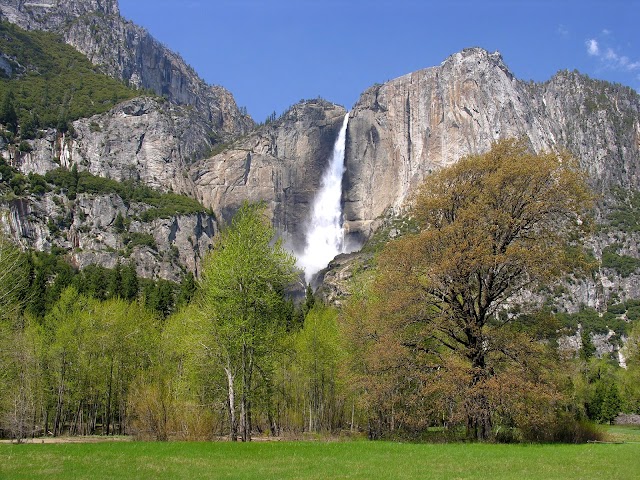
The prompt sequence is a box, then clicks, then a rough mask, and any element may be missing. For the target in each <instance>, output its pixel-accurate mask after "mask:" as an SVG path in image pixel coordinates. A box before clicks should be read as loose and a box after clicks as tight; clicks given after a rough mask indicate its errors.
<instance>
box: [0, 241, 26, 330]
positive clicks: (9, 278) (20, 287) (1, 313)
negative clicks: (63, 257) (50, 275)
mask: <svg viewBox="0 0 640 480" xmlns="http://www.w3.org/2000/svg"><path fill="white" fill-rule="evenodd" d="M28 278H29V271H28V265H27V261H26V258H25V256H24V255H22V253H21V252H20V249H19V248H18V247H17V246H15V245H14V244H13V243H12V242H11V241H10V240H8V239H7V238H5V236H4V235H3V234H0V322H2V321H3V320H7V319H12V317H15V316H16V315H17V314H18V313H19V312H20V311H21V310H22V307H23V303H24V298H23V297H24V294H25V289H26V288H27V283H28Z"/></svg>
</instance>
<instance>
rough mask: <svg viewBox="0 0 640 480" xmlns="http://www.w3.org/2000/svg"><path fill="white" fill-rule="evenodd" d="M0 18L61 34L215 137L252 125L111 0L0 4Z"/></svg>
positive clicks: (224, 94) (0, 0)
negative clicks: (191, 112)
mask: <svg viewBox="0 0 640 480" xmlns="http://www.w3.org/2000/svg"><path fill="white" fill-rule="evenodd" d="M0 13H1V14H2V16H3V17H5V18H6V19H8V20H9V21H10V22H12V23H15V24H17V25H18V26H20V27H22V28H25V29H28V30H46V31H52V32H55V33H58V34H60V35H62V36H63V37H64V39H65V41H66V42H67V43H68V44H70V45H72V46H74V47H75V48H76V49H77V50H78V51H80V52H81V53H83V54H85V55H86V56H87V57H88V58H89V60H91V61H92V62H93V63H94V64H95V65H100V66H101V67H102V69H103V70H104V72H105V73H107V74H108V75H111V76H113V77H115V78H119V79H122V80H124V81H125V82H127V83H129V84H131V85H133V86H135V87H138V88H145V89H148V90H151V91H153V92H155V93H157V94H158V95H162V96H165V97H166V98H167V99H168V100H170V101H171V102H173V103H175V104H178V105H190V106H192V107H194V108H195V110H196V111H197V112H198V113H199V114H200V116H201V117H202V119H203V120H205V121H207V122H208V123H209V124H210V125H211V127H212V131H213V132H214V133H215V134H216V135H218V136H219V137H220V138H229V137H231V136H233V135H238V134H243V133H245V132H246V131H248V130H249V129H250V128H251V127H252V126H253V121H252V120H251V118H250V117H249V116H247V115H245V114H242V113H241V112H240V110H239V109H238V106H237V105H236V103H235V100H234V99H233V96H232V95H231V93H229V92H228V91H227V90H225V89H224V88H222V87H219V86H209V85H207V84H206V83H205V82H204V81H203V80H202V79H201V78H200V77H198V75H197V74H196V73H195V72H194V70H193V69H192V68H191V67H189V66H188V65H187V64H186V63H185V62H184V60H183V59H182V58H181V57H180V56H179V55H177V54H176V53H174V52H172V51H170V50H169V49H167V48H166V47H164V46H163V45H162V44H161V43H160V42H158V41H157V40H156V39H154V38H153V37H152V36H151V35H150V34H149V33H148V32H147V31H146V30H145V29H143V28H141V27H138V26H136V25H134V24H133V23H132V22H129V21H127V20H125V19H123V18H122V17H121V16H120V10H119V8H118V2H117V0H38V1H34V2H27V1H24V0H0Z"/></svg>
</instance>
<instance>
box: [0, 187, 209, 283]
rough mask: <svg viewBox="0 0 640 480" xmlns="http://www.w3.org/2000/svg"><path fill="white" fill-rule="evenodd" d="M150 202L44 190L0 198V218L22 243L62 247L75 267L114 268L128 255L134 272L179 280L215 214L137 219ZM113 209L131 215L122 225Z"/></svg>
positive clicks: (196, 257)
mask: <svg viewBox="0 0 640 480" xmlns="http://www.w3.org/2000/svg"><path fill="white" fill-rule="evenodd" d="M149 208H150V206H149V205H145V204H143V203H132V204H129V205H127V204H125V203H124V202H123V200H122V198H120V197H119V196H118V195H89V194H80V195H78V196H77V198H76V199H75V200H70V199H69V198H67V197H66V196H65V195H61V194H55V193H47V194H45V195H43V196H39V197H37V196H31V197H26V198H21V199H16V200H12V201H10V202H8V203H3V204H0V215H1V218H2V221H1V222H0V224H1V226H2V229H3V230H4V233H6V234H9V235H11V236H12V237H13V238H16V239H18V241H19V242H20V244H21V245H22V246H23V247H28V248H34V249H36V250H40V251H50V250H51V249H52V247H57V248H62V249H64V250H67V252H68V254H67V258H68V259H69V260H70V262H71V263H72V264H73V265H75V266H76V267H78V268H84V267H86V266H87V265H90V264H98V265H102V266H104V267H107V268H113V267H115V266H116V264H117V263H118V262H120V263H122V264H124V263H126V262H128V261H129V259H133V260H134V262H135V264H136V268H137V270H138V274H139V275H140V276H143V277H146V278H164V279H166V280H172V281H179V280H180V278H181V276H182V274H183V271H184V269H185V268H186V269H187V270H189V271H192V272H194V273H195V274H196V275H197V274H198V268H199V265H200V259H201V258H202V256H203V255H204V254H205V253H206V252H207V250H208V249H209V248H210V247H211V245H212V243H213V239H214V236H215V234H216V233H217V231H216V224H215V219H214V218H213V217H212V216H210V215H206V214H194V215H181V216H174V217H172V218H167V219H163V218H161V219H156V220H153V221H151V222H142V221H141V220H139V218H140V215H141V214H142V213H143V212H144V211H145V210H147V209H149ZM118 214H120V215H121V216H122V217H123V218H128V219H130V223H129V224H128V225H127V226H126V228H120V229H119V228H118V227H117V224H116V218H117V217H118ZM142 235H144V237H142ZM135 238H144V240H145V241H144V242H141V241H139V240H138V241H136V240H135Z"/></svg>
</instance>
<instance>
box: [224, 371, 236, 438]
mask: <svg viewBox="0 0 640 480" xmlns="http://www.w3.org/2000/svg"><path fill="white" fill-rule="evenodd" d="M224 372H225V373H226V374H227V387H228V391H227V404H228V408H229V440H231V441H232V442H236V441H238V420H237V419H236V398H235V390H234V386H233V374H232V373H231V369H230V368H228V367H226V368H225V369H224Z"/></svg>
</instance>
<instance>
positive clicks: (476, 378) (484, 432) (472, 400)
mask: <svg viewBox="0 0 640 480" xmlns="http://www.w3.org/2000/svg"><path fill="white" fill-rule="evenodd" d="M475 342H476V343H475V348H474V349H473V350H472V352H473V354H472V355H471V357H472V358H471V364H472V367H473V375H472V377H471V382H470V385H469V387H470V388H469V390H470V395H469V398H468V399H467V412H468V413H467V436H469V437H473V438H475V439H476V440H478V441H484V440H488V439H490V438H491V435H492V426H493V425H492V421H491V405H490V403H489V398H488V397H487V394H486V393H485V391H484V385H483V384H484V383H485V381H486V380H487V379H488V377H489V372H488V370H487V366H486V359H485V354H484V351H483V349H482V348H483V347H482V340H481V339H479V338H475Z"/></svg>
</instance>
